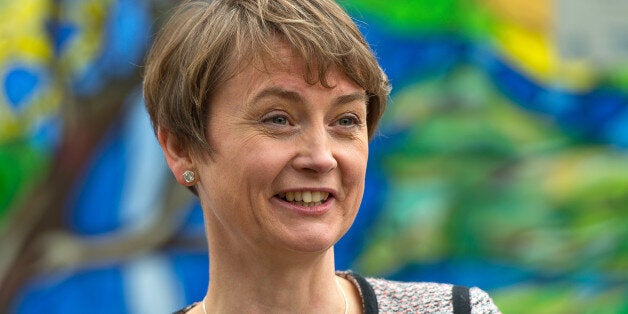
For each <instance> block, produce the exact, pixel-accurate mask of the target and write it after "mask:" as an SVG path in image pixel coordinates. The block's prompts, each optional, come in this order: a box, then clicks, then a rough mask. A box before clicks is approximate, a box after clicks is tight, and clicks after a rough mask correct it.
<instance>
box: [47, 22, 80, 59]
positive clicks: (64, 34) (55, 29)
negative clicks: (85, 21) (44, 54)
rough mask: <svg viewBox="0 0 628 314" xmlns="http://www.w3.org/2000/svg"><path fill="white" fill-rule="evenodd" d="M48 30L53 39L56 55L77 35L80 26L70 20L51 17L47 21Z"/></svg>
mask: <svg viewBox="0 0 628 314" xmlns="http://www.w3.org/2000/svg"><path fill="white" fill-rule="evenodd" d="M46 30H47V31H48V36H49V37H50V39H51V41H52V46H53V49H54V52H55V55H56V56H59V55H60V54H61V53H62V51H63V50H64V49H65V47H66V46H67V44H68V43H69V42H70V41H71V39H73V38H74V37H75V36H76V34H77V32H78V27H77V26H76V25H75V24H74V23H71V22H69V21H60V20H53V19H50V20H48V21H46Z"/></svg>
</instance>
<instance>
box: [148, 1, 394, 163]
mask: <svg viewBox="0 0 628 314" xmlns="http://www.w3.org/2000/svg"><path fill="white" fill-rule="evenodd" d="M275 36H280V38H281V39H283V40H284V41H285V42H286V43H287V44H288V45H289V46H290V47H291V48H292V50H293V52H294V53H296V54H297V55H298V56H299V57H301V58H302V59H303V60H304V63H305V77H304V79H305V80H306V81H307V82H308V83H312V84H314V83H315V82H316V81H319V82H321V84H323V85H324V86H326V87H329V86H327V85H326V84H327V83H326V81H325V77H326V73H327V71H328V70H329V68H330V67H336V68H337V69H338V70H339V71H341V72H343V73H344V74H345V75H347V76H348V77H349V78H350V79H351V80H353V81H354V82H355V83H356V84H357V85H359V86H360V87H362V88H364V89H365V90H366V92H367V96H368V116H367V128H368V135H369V138H372V136H373V134H374V132H375V130H376V128H377V124H378V122H379V120H380V118H381V116H382V114H383V112H384V109H385V107H386V101H387V97H388V94H389V92H390V85H389V83H388V79H387V78H386V75H385V74H384V72H383V71H382V70H381V68H380V67H379V65H378V63H377V60H376V59H375V57H374V56H373V52H372V51H371V49H370V47H369V46H368V44H367V43H366V41H365V40H364V38H363V36H362V34H360V32H359V30H358V28H357V27H356V25H355V23H354V22H353V20H352V19H351V18H350V17H349V16H348V15H347V14H346V13H345V11H344V10H343V9H342V8H341V7H340V6H339V5H338V4H336V3H335V2H334V1H333V0H299V1H294V0H293V1H290V0H213V1H187V2H185V3H183V4H181V5H180V6H179V7H178V8H177V10H176V11H175V13H174V15H173V16H172V17H171V18H170V20H169V21H168V22H167V23H166V25H165V26H164V28H163V29H162V30H161V32H160V33H159V34H158V35H157V37H156V39H155V41H154V43H153V47H152V48H151V50H150V52H149V54H148V58H147V60H146V72H145V78H144V86H143V87H144V97H145V100H146V108H147V109H148V113H149V114H150V118H151V121H152V123H153V128H154V129H155V131H157V129H158V128H163V129H166V130H167V131H168V132H169V133H171V134H172V135H173V136H174V137H175V138H176V139H177V140H179V141H181V142H182V143H183V144H184V145H186V146H187V148H189V149H191V150H192V151H193V152H195V153H202V152H207V151H209V150H210V147H209V145H208V143H207V138H206V136H205V132H206V127H207V121H208V118H209V115H210V110H211V104H210V103H209V101H210V99H211V96H212V95H213V93H214V91H215V90H216V88H218V87H219V85H220V84H221V83H222V82H225V81H226V80H228V79H229V78H230V77H232V76H233V75H235V72H236V71H237V69H238V67H239V66H240V65H241V64H242V62H244V61H246V60H250V58H254V57H268V56H272V55H273V50H276V47H272V46H271V45H272V43H273V41H272V40H271V39H272V38H273V37H275Z"/></svg>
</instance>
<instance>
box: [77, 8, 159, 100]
mask: <svg viewBox="0 0 628 314" xmlns="http://www.w3.org/2000/svg"><path fill="white" fill-rule="evenodd" d="M149 12H150V10H149V9H148V5H147V3H146V2H145V1H133V0H118V1H115V2H114V3H113V6H112V8H111V9H110V12H109V13H110V14H109V15H108V19H107V24H106V27H105V29H104V32H103V36H104V39H103V48H102V50H101V51H100V52H99V54H98V55H97V56H94V57H93V62H92V63H90V64H89V65H88V66H87V67H86V68H85V69H83V70H82V72H80V73H76V74H75V78H74V80H73V88H74V90H75V92H76V93H77V94H78V95H82V96H85V95H93V94H95V93H97V92H98V91H100V90H101V89H102V88H103V86H104V85H105V84H106V83H107V82H108V81H109V80H111V79H115V78H121V77H126V76H128V75H130V74H131V73H133V71H136V70H138V68H139V65H140V64H141V62H142V59H143V57H144V53H145V52H146V49H147V47H148V44H149V42H150V41H149V40H150V25H151V16H150V13H149Z"/></svg>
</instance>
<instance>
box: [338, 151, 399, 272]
mask: <svg viewBox="0 0 628 314" xmlns="http://www.w3.org/2000/svg"><path fill="white" fill-rule="evenodd" d="M369 165H370V166H369V167H367V172H366V183H365V184H366V186H365V189H364V196H363V198H362V204H361V205H360V210H359V212H358V215H357V216H356V218H355V221H354V222H353V225H352V226H351V228H350V229H349V231H347V233H346V234H345V236H344V237H343V238H342V239H341V240H340V241H338V243H336V245H335V246H334V249H335V254H334V256H335V263H336V269H341V270H343V269H350V268H351V267H352V265H353V262H354V261H355V260H356V259H357V257H358V256H359V255H360V254H361V253H362V252H363V250H364V247H365V246H366V243H367V241H368V235H369V233H370V232H371V227H372V226H374V225H375V223H374V222H375V221H376V220H377V218H378V217H379V212H380V211H381V209H382V208H383V206H382V205H383V201H384V199H385V197H386V195H387V194H388V191H387V190H388V186H389V185H388V182H387V180H386V176H385V175H384V173H382V172H381V169H380V168H379V167H377V166H373V165H372V163H371V162H369Z"/></svg>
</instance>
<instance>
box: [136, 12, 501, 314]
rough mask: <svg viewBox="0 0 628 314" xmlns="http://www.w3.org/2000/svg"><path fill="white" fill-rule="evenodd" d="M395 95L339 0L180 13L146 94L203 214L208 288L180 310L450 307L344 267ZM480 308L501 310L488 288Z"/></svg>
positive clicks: (440, 295)
mask: <svg viewBox="0 0 628 314" xmlns="http://www.w3.org/2000/svg"><path fill="white" fill-rule="evenodd" d="M389 91H390V88H389V84H388V81H387V79H386V76H385V75H384V73H383V72H382V71H381V69H380V68H379V66H378V64H377V61H376V60H375V58H374V57H373V54H372V52H371V50H370V48H369V47H368V45H367V44H366V42H365V41H364V39H363V37H362V35H361V34H360V33H359V31H358V30H357V28H356V26H355V25H354V23H353V22H352V20H351V18H349V17H348V16H347V14H346V13H345V12H344V11H343V10H342V9H341V8H340V7H339V6H338V5H337V4H336V3H334V2H333V1H331V0H309V1H288V0H214V1H212V2H210V3H208V2H200V1H197V2H187V3H185V4H183V5H181V6H180V7H179V9H178V10H177V11H176V13H175V14H174V16H173V17H172V18H171V20H170V21H169V22H168V23H167V24H166V25H165V27H164V29H163V30H162V31H161V33H160V34H159V35H158V37H157V38H156V40H155V42H154V46H153V47H152V49H151V52H150V54H149V57H148V59H147V63H146V77H145V81H144V94H145V98H146V106H147V109H148V112H149V114H150V116H151V119H152V121H153V126H154V128H155V132H156V134H157V137H158V140H159V143H160V144H161V147H162V149H163V151H164V155H165V157H166V160H167V162H168V165H169V167H170V169H171V170H172V172H173V174H174V176H175V177H176V179H177V181H178V182H179V183H180V184H181V185H183V186H186V187H188V188H190V189H191V190H192V191H193V192H194V193H195V194H196V195H197V196H198V197H199V199H200V202H201V205H202V207H203V213H204V217H205V226H206V232H207V240H208V243H209V252H210V254H209V258H210V262H209V265H210V269H209V274H210V278H211V280H210V283H209V287H208V289H207V293H206V296H205V298H204V299H203V300H201V301H200V302H198V303H196V304H193V305H191V306H190V307H188V308H187V309H185V310H182V311H180V312H181V313H192V314H196V313H223V312H233V313H282V312H283V313H288V312H291V313H360V312H376V311H377V310H378V309H379V311H382V312H391V311H394V312H399V311H410V312H417V311H420V312H425V311H435V312H443V311H445V312H447V311H450V312H451V311H453V309H454V304H458V303H457V301H456V297H452V293H454V292H455V291H454V290H456V289H453V290H452V286H451V285H444V284H443V285H442V284H426V283H396V282H390V281H385V280H378V279H372V278H368V279H364V278H362V277H361V276H359V275H357V274H353V273H349V272H338V273H336V272H335V269H334V252H333V246H334V244H335V243H336V242H337V241H338V240H339V239H340V237H342V235H344V233H345V232H346V231H347V230H348V229H349V227H350V226H351V224H352V222H353V220H354V218H355V216H356V213H357V211H358V207H359V205H360V201H361V199H362V194H363V191H364V179H365V173H366V163H367V159H368V141H369V139H370V138H371V137H372V136H373V133H374V132H375V129H376V127H377V123H378V121H379V119H380V117H381V115H382V113H383V111H384V108H385V105H386V98H387V96H388V93H389ZM457 289H458V288H457ZM452 291H454V292H452ZM456 291H457V290H456ZM462 291H468V290H464V289H462ZM467 297H469V296H468V295H467ZM462 298H464V296H463V297H462ZM452 299H453V301H452ZM467 300H468V298H467ZM470 301H471V303H469V302H468V301H467V302H462V303H461V304H462V307H463V308H464V307H467V309H469V306H470V305H472V306H473V310H474V311H475V312H487V313H490V312H497V308H496V307H495V306H494V304H493V303H492V301H491V300H490V298H489V297H488V296H487V295H486V293H484V292H483V291H481V290H479V289H477V288H473V289H471V290H470Z"/></svg>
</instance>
